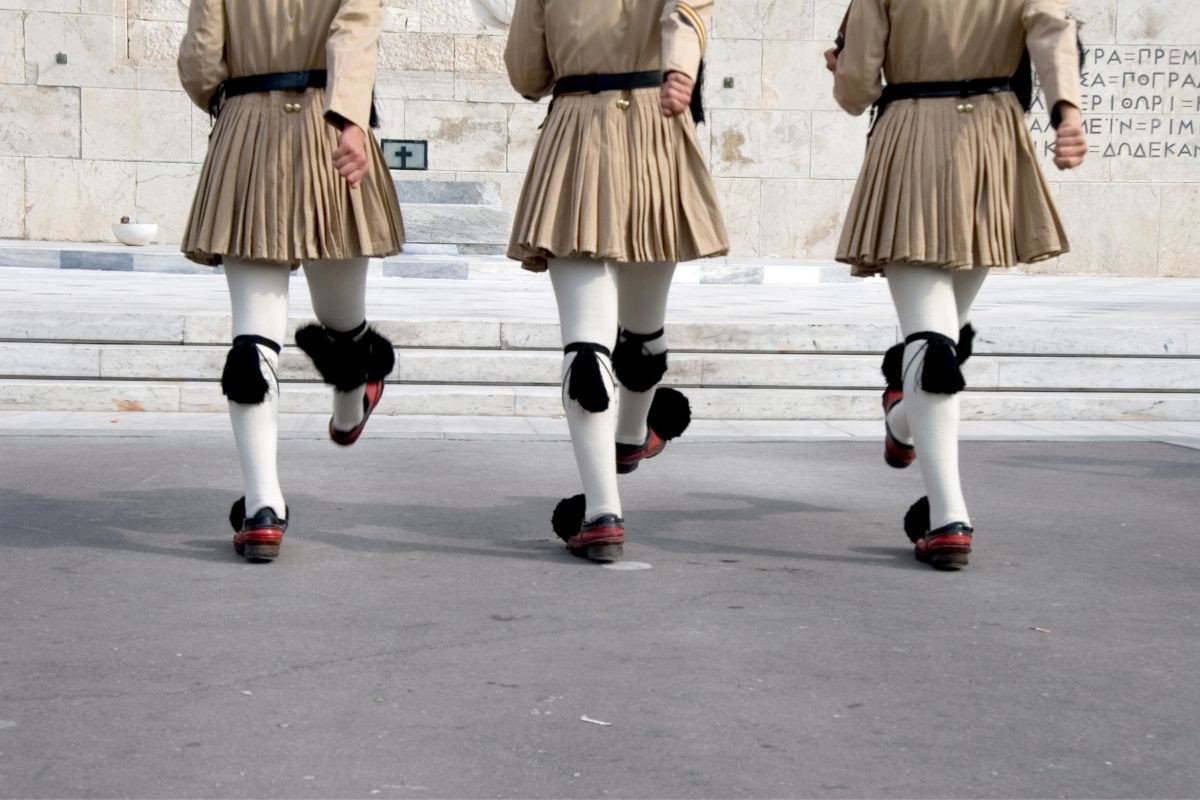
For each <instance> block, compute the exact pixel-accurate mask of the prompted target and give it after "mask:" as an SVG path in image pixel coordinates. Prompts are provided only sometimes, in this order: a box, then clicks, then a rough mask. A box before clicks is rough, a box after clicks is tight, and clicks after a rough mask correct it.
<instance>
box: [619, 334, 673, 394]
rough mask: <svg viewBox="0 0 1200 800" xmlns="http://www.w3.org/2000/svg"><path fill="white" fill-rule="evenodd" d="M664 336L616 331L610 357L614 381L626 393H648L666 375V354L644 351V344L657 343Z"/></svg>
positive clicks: (664, 352)
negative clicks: (656, 340) (615, 341)
mask: <svg viewBox="0 0 1200 800" xmlns="http://www.w3.org/2000/svg"><path fill="white" fill-rule="evenodd" d="M664 333H665V331H663V329H661V328H660V329H659V330H657V331H655V332H654V333H633V332H631V331H627V330H621V331H618V333H617V346H616V348H614V349H613V356H612V361H613V370H614V371H615V372H616V373H617V380H619V381H620V382H621V385H622V386H624V387H625V388H626V389H628V390H629V391H631V392H648V391H650V390H651V389H653V388H654V387H655V386H657V385H658V384H659V382H660V381H661V380H662V379H663V375H666V374H667V352H666V351H665V350H664V351H663V352H661V353H649V352H647V351H646V342H652V341H654V340H655V339H661V338H662V336H663V334H664Z"/></svg>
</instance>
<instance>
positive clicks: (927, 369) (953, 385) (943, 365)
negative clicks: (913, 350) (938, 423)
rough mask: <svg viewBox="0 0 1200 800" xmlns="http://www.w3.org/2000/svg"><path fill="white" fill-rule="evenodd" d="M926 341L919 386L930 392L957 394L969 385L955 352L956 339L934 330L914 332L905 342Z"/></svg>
mask: <svg viewBox="0 0 1200 800" xmlns="http://www.w3.org/2000/svg"><path fill="white" fill-rule="evenodd" d="M919 341H924V342H925V343H926V344H925V349H924V351H923V353H922V355H921V360H922V366H921V380H920V383H919V386H920V387H921V388H922V389H923V390H925V391H926V392H929V393H930V394H957V393H959V392H961V391H962V390H963V389H965V388H966V387H967V381H966V379H965V378H963V374H962V368H961V367H959V365H958V356H957V355H956V354H955V352H954V340H953V339H951V338H950V337H949V336H943V335H942V334H940V333H934V332H933V331H922V332H921V333H914V334H913V335H912V336H909V337H908V338H907V339H905V340H904V343H905V344H912V343H913V342H919Z"/></svg>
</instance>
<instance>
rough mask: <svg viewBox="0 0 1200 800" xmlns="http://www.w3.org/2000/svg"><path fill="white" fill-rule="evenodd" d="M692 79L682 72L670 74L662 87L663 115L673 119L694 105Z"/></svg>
mask: <svg viewBox="0 0 1200 800" xmlns="http://www.w3.org/2000/svg"><path fill="white" fill-rule="evenodd" d="M694 86H695V84H694V83H693V81H692V79H691V78H689V77H688V76H687V75H684V74H683V73H682V72H668V73H667V74H666V77H665V78H664V79H663V85H662V113H663V116H664V117H673V116H675V115H676V114H679V113H680V112H682V111H685V110H687V108H688V107H689V106H691V104H692V88H693V87H694Z"/></svg>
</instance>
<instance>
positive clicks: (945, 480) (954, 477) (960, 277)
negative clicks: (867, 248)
mask: <svg viewBox="0 0 1200 800" xmlns="http://www.w3.org/2000/svg"><path fill="white" fill-rule="evenodd" d="M987 274H988V268H987V267H975V268H974V269H970V270H948V269H941V268H938V267H922V266H913V265H904V264H893V265H891V266H889V267H888V268H887V270H886V275H887V282H888V289H889V290H890V291H891V293H892V302H893V303H894V304H895V306H896V313H897V315H898V316H899V317H900V330H901V331H902V332H903V334H904V336H905V338H907V337H909V336H911V335H912V334H914V333H920V332H922V331H932V332H934V333H940V334H942V335H943V336H948V337H950V339H952V340H954V341H958V333H959V330H960V329H961V328H962V326H964V325H966V324H967V321H968V318H969V315H970V311H971V304H972V303H974V302H975V296H976V295H977V294H978V293H979V289H980V287H981V286H983V281H984V279H985V278H986V277H987ZM926 344H927V343H926V342H924V341H917V342H913V343H912V344H910V345H908V346H906V347H905V348H904V399H903V400H902V401H901V402H899V403H897V404H896V405H895V406H893V408H892V410H891V411H890V412H889V413H888V416H887V421H888V426H889V427H890V428H891V430H892V433H893V434H894V435H895V436H896V437H897V438H898V439H900V440H901V441H905V442H908V441H912V442H913V443H914V444H915V445H916V448H917V453H918V458H917V463H918V464H919V465H920V467H921V476H922V477H923V478H924V479H925V489H926V491H927V492H928V494H929V512H930V520H929V521H930V524H931V530H936V529H938V528H940V527H942V526H943V525H948V524H949V523H951V522H965V523H968V524H969V523H970V518H969V517H968V515H967V502H966V500H965V499H964V498H963V493H962V481H961V479H960V478H959V472H958V425H959V402H958V395H956V394H930V393H929V392H926V391H924V390H923V389H921V388H920V387H919V386H918V385H917V383H918V381H917V378H918V376H919V375H920V374H921V366H922V364H923V363H924V360H923V356H924V352H925V347H926ZM918 361H919V363H918Z"/></svg>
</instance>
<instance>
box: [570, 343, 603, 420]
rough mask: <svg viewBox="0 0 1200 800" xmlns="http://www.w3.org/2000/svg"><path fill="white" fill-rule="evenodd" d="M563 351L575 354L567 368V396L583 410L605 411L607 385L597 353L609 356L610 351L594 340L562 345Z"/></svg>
mask: <svg viewBox="0 0 1200 800" xmlns="http://www.w3.org/2000/svg"><path fill="white" fill-rule="evenodd" d="M563 352H564V353H574V354H575V359H574V360H573V361H572V362H571V366H570V367H568V368H567V378H566V380H567V397H569V398H571V399H572V400H574V401H575V402H577V403H579V405H580V406H582V407H583V410H584V411H590V412H591V413H593V414H598V413H600V412H601V411H607V410H608V403H609V397H608V385H607V384H606V383H605V381H604V374H603V372H602V371H601V369H602V368H601V365H600V357H599V356H598V355H597V354H598V353H603V354H604V355H606V356H609V357H611V356H612V351H610V350H609V349H608V348H607V347H605V346H604V345H602V344H596V343H594V342H573V343H572V344H569V345H567V346H566V347H564V348H563Z"/></svg>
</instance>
